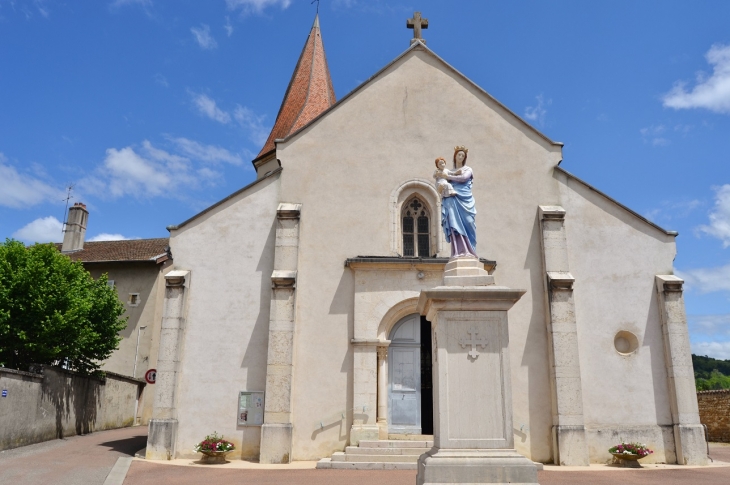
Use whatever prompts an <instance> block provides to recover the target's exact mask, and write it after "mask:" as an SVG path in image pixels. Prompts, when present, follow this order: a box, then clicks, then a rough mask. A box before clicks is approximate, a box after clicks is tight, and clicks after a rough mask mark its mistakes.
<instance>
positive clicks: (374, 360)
mask: <svg viewBox="0 0 730 485" xmlns="http://www.w3.org/2000/svg"><path fill="white" fill-rule="evenodd" d="M351 343H352V345H353V349H352V350H353V351H352V358H353V379H352V393H353V403H352V404H353V414H352V426H351V428H350V445H352V446H357V445H359V444H360V441H362V440H377V439H378V436H379V435H378V425H377V424H376V422H375V419H376V418H375V411H376V407H377V390H378V374H377V370H376V369H377V364H378V353H377V349H378V347H377V345H378V344H380V343H381V341H380V340H377V339H357V338H354V339H352V341H351ZM386 382H387V377H386Z"/></svg>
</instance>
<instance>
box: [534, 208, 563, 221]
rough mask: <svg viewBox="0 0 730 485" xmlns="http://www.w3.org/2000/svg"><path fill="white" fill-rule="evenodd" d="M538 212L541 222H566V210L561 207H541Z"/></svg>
mask: <svg viewBox="0 0 730 485" xmlns="http://www.w3.org/2000/svg"><path fill="white" fill-rule="evenodd" d="M538 210H539V211H540V220H543V221H544V220H546V219H548V220H553V221H563V220H565V209H563V208H562V207H560V206H559V205H540V206H538Z"/></svg>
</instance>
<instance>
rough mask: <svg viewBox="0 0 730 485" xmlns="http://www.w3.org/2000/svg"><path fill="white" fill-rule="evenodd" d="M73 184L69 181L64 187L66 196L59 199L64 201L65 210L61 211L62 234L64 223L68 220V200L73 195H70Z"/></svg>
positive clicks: (64, 227)
mask: <svg viewBox="0 0 730 485" xmlns="http://www.w3.org/2000/svg"><path fill="white" fill-rule="evenodd" d="M75 185H76V184H73V183H69V184H68V187H66V198H65V199H61V200H65V201H66V211H65V212H64V213H63V224H62V225H61V234H63V233H64V231H65V230H66V223H67V222H68V201H69V200H71V199H73V198H74V196H73V195H71V192H73V190H74V186H75Z"/></svg>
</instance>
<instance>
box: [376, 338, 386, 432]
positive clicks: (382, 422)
mask: <svg viewBox="0 0 730 485" xmlns="http://www.w3.org/2000/svg"><path fill="white" fill-rule="evenodd" d="M378 437H379V439H381V440H387V439H388V347H387V345H381V346H379V347H378Z"/></svg>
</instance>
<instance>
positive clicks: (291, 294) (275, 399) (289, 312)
mask: <svg viewBox="0 0 730 485" xmlns="http://www.w3.org/2000/svg"><path fill="white" fill-rule="evenodd" d="M301 207H302V206H301V204H286V203H282V204H279V207H278V209H277V218H276V246H275V253H274V272H273V273H272V274H271V306H270V314H269V347H268V356H267V360H266V399H265V401H264V402H265V404H264V406H265V407H264V424H263V426H262V427H261V448H260V450H261V451H260V456H259V461H260V462H261V463H267V464H272V463H290V462H291V459H292V456H291V454H292V433H293V426H292V403H291V388H292V379H293V376H294V331H295V324H296V280H297V265H298V259H299V215H300V212H301Z"/></svg>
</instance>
